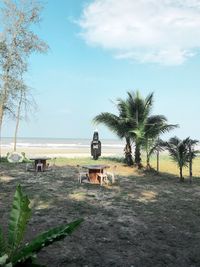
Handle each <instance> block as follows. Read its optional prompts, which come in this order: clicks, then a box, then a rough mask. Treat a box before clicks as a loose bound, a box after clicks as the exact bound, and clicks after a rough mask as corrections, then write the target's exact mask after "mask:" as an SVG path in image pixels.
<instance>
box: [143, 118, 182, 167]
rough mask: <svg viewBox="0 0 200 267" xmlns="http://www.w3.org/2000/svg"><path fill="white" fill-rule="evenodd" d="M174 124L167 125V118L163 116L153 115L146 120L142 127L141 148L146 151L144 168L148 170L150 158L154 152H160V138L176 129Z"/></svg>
mask: <svg viewBox="0 0 200 267" xmlns="http://www.w3.org/2000/svg"><path fill="white" fill-rule="evenodd" d="M177 126H178V125H176V124H167V118H166V117H165V116H163V115H154V116H150V117H148V118H147V120H146V123H145V126H144V139H143V142H142V146H143V148H145V151H146V167H147V169H150V168H151V166H150V157H151V155H152V154H153V153H154V152H155V151H156V152H157V151H161V150H162V140H161V139H160V136H161V135H162V134H164V133H166V132H169V131H171V130H173V129H174V128H176V127H177Z"/></svg>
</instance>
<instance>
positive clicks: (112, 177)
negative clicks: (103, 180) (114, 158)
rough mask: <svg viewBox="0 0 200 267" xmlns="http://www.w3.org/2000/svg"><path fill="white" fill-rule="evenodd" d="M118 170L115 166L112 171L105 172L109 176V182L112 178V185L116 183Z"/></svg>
mask: <svg viewBox="0 0 200 267" xmlns="http://www.w3.org/2000/svg"><path fill="white" fill-rule="evenodd" d="M116 168H117V166H116V165H115V166H113V167H112V171H106V172H105V174H106V176H107V180H109V177H110V178H111V183H112V184H113V183H114V182H115V174H116Z"/></svg>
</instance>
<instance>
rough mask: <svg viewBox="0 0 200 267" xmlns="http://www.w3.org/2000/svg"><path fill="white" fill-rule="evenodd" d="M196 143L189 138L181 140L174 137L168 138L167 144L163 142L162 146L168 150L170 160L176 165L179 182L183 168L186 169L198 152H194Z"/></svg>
mask: <svg viewBox="0 0 200 267" xmlns="http://www.w3.org/2000/svg"><path fill="white" fill-rule="evenodd" d="M197 143H198V141H197V140H193V139H190V138H189V137H187V138H186V139H183V140H181V139H179V138H178V137H176V136H175V137H172V138H170V139H169V141H168V142H163V144H162V146H163V147H165V148H166V149H167V150H168V152H169V155H170V157H171V158H172V160H173V161H174V162H176V164H177V165H178V167H179V170H180V179H181V180H183V179H184V178H183V177H182V169H183V167H188V164H189V162H190V161H191V160H192V159H194V158H195V157H196V156H197V153H198V151H197V150H194V146H195V145H196V144H197ZM190 150H191V152H190Z"/></svg>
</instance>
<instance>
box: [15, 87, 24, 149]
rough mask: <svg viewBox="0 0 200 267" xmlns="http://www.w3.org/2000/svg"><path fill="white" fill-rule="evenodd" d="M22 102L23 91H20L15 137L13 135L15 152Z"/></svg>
mask: <svg viewBox="0 0 200 267" xmlns="http://www.w3.org/2000/svg"><path fill="white" fill-rule="evenodd" d="M22 100H23V91H22V90H21V91H20V99H19V104H18V108H17V116H16V126H15V135H14V151H16V150H17V133H18V129H19V120H20V113H21V106H22Z"/></svg>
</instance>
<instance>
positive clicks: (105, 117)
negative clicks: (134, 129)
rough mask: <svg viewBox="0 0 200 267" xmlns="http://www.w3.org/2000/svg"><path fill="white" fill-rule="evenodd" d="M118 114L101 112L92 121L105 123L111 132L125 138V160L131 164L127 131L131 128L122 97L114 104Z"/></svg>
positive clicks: (129, 141) (129, 139)
mask: <svg viewBox="0 0 200 267" xmlns="http://www.w3.org/2000/svg"><path fill="white" fill-rule="evenodd" d="M116 107H117V110H118V113H119V115H115V114H112V113H109V112H102V113H100V114H99V115H97V116H96V117H95V118H94V119H93V121H94V122H95V123H102V124H104V125H106V126H107V127H108V128H109V129H110V130H111V131H112V132H114V133H115V134H116V135H117V136H118V137H119V138H120V139H125V140H126V146H125V149H124V152H125V161H126V163H127V164H128V165H129V166H131V165H133V159H132V150H131V138H130V134H129V131H130V129H131V125H130V122H129V121H128V119H127V105H126V102H125V101H124V100H122V99H118V100H117V104H116Z"/></svg>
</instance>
